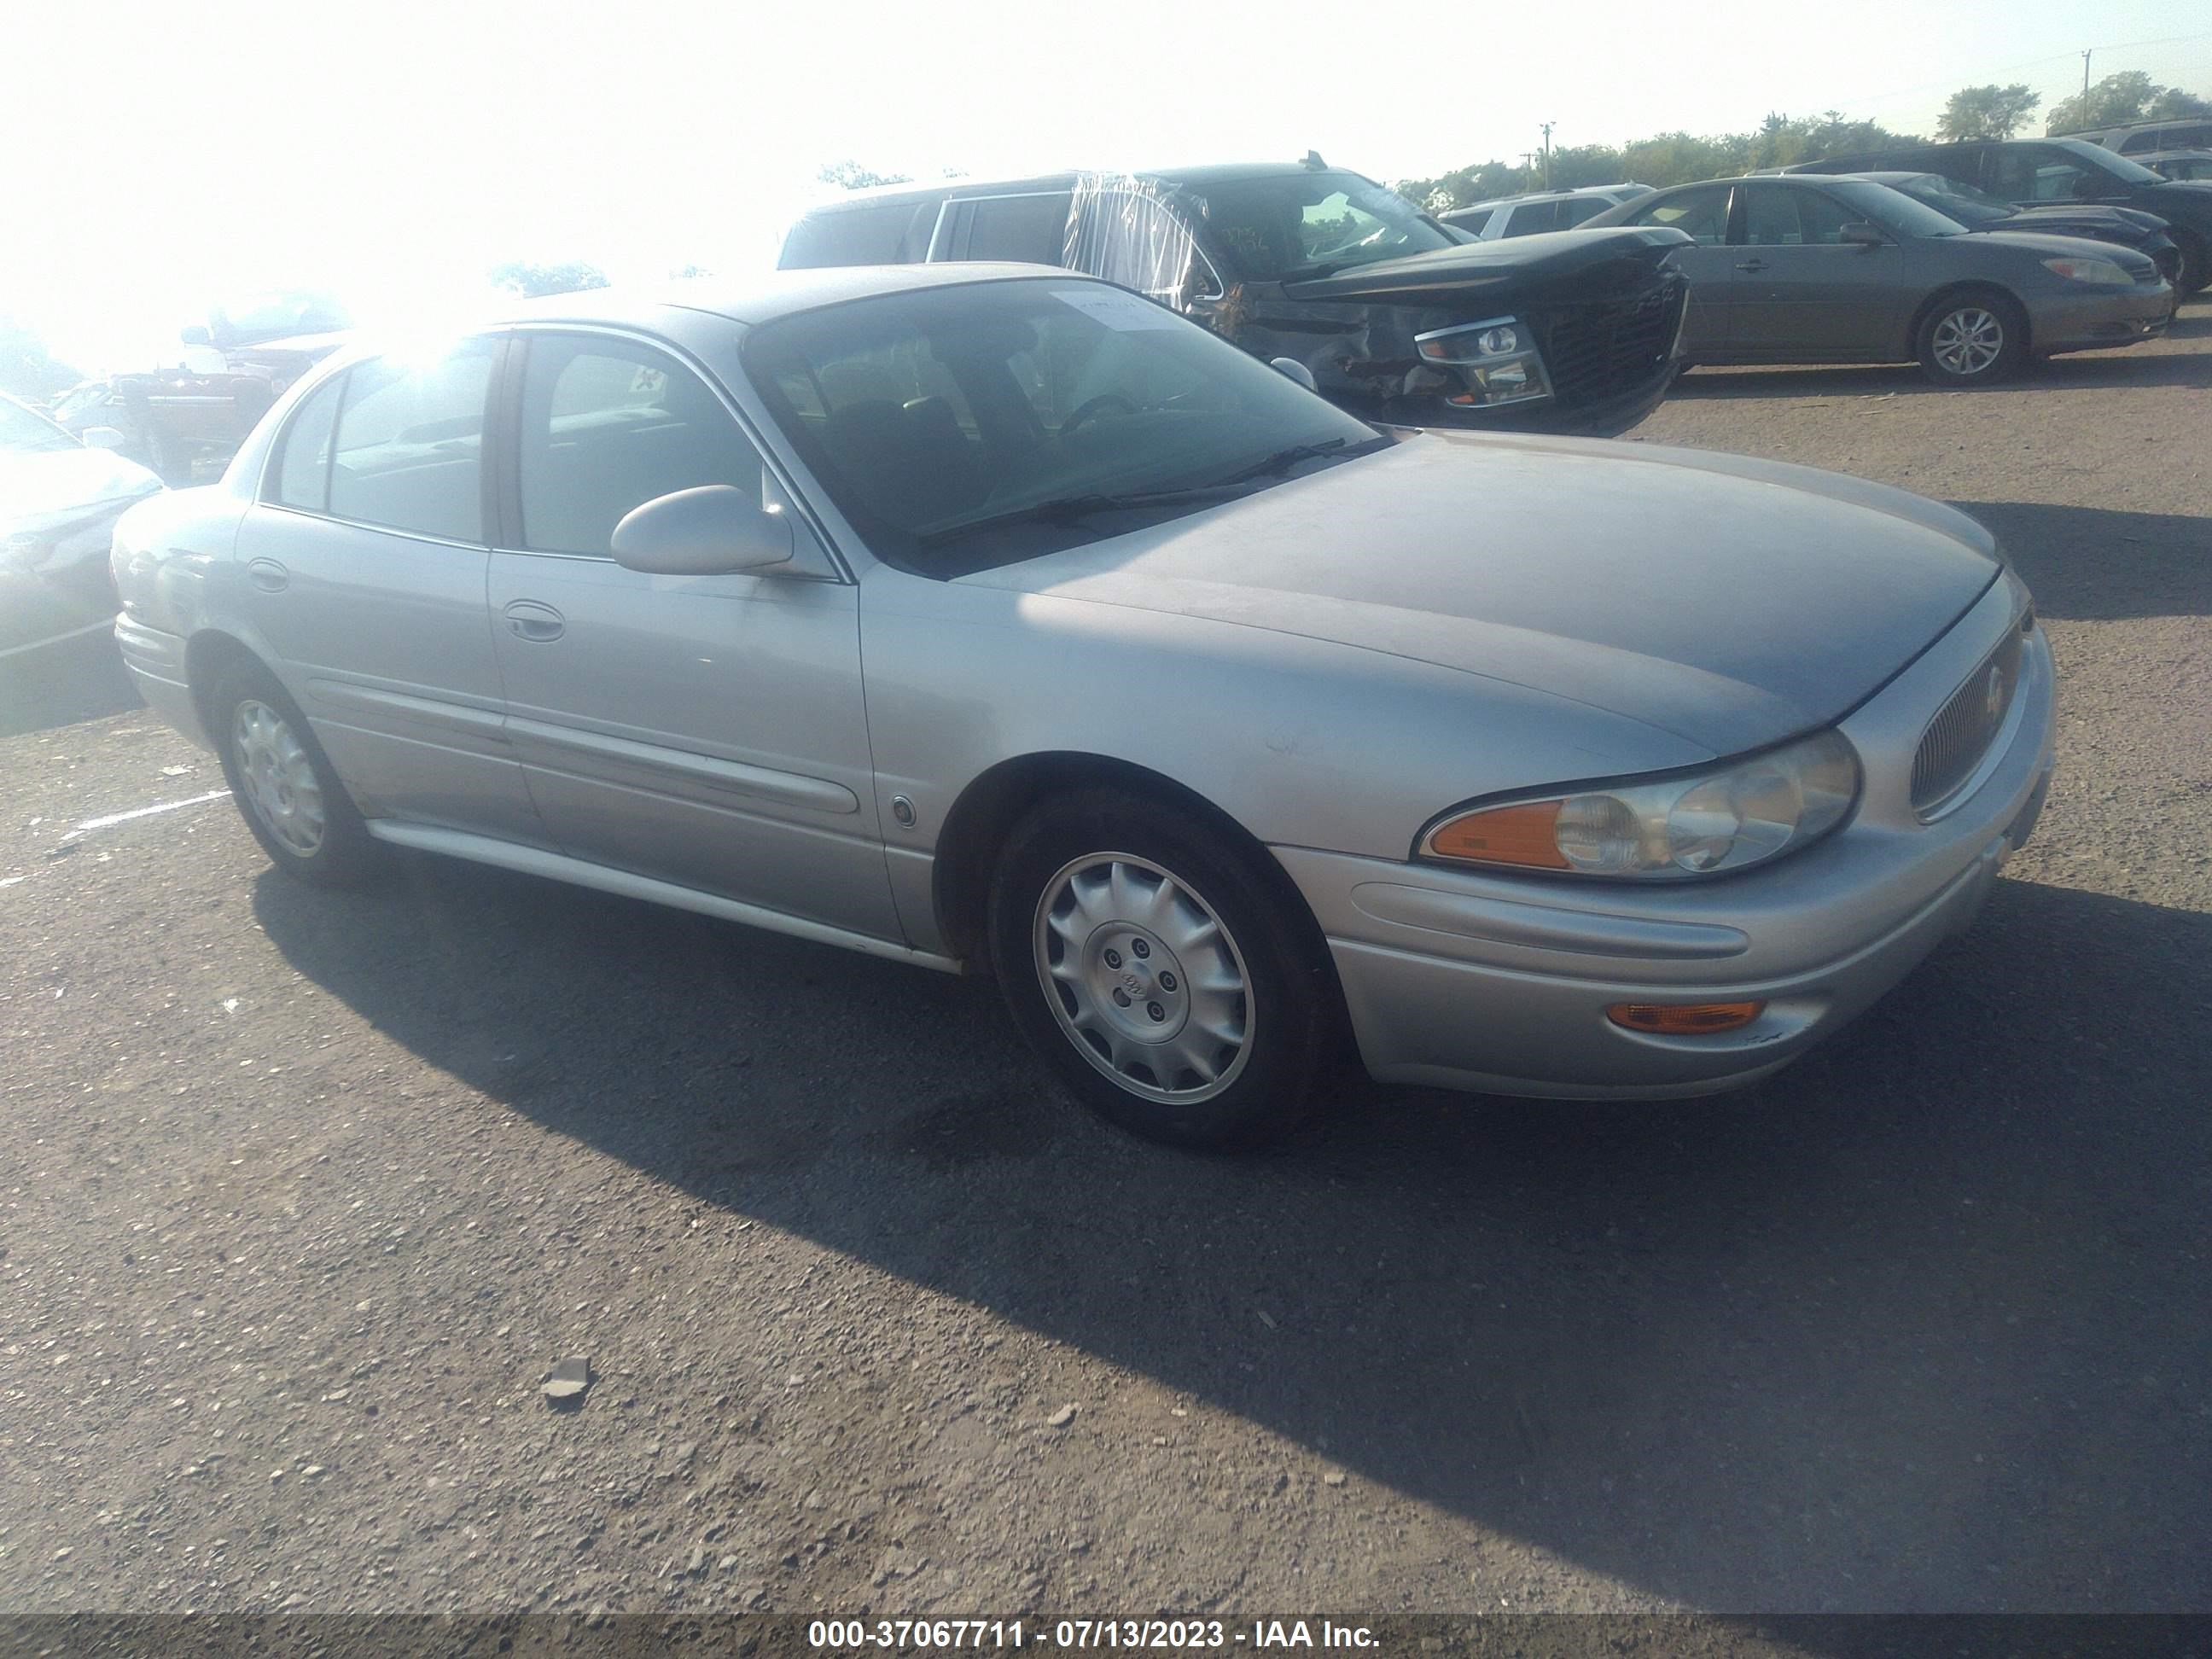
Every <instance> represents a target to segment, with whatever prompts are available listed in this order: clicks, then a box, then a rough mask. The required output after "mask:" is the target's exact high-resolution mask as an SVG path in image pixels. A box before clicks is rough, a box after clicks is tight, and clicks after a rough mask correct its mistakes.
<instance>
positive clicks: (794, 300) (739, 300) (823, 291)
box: [486, 260, 1097, 326]
mask: <svg viewBox="0 0 2212 1659" xmlns="http://www.w3.org/2000/svg"><path fill="white" fill-rule="evenodd" d="M1024 276H1029V277H1035V276H1050V277H1054V278H1056V279H1058V280H1059V281H1060V282H1064V283H1088V282H1093V281H1095V280H1097V279H1096V278H1093V277H1090V276H1084V275H1082V274H1081V273H1079V272H1077V271H1072V270H1061V269H1060V268H1059V267H1057V266H1054V265H1028V264H1012V263H1001V262H996V261H988V260H976V261H975V262H973V263H968V262H965V261H963V262H958V263H954V264H908V265H825V266H821V267H818V268H815V269H811V270H767V271H760V272H757V273H754V274H752V275H749V276H743V277H721V276H694V277H689V278H686V279H685V280H684V281H682V282H676V283H653V284H649V285H646V286H641V287H638V288H595V289H585V290H583V291H582V292H580V293H577V294H558V295H551V296H550V297H548V298H545V299H541V300H525V301H517V302H516V303H515V304H514V305H513V307H507V308H503V309H501V311H499V312H498V313H495V314H494V315H492V316H491V317H489V318H488V319H486V321H487V323H488V324H489V325H491V326H498V325H502V324H510V325H511V324H518V323H558V322H570V323H607V322H632V323H647V324H649V323H650V322H652V320H653V318H654V316H655V314H656V313H659V312H661V311H665V310H669V309H676V310H683V311H699V312H705V313H708V315H710V316H715V317H726V318H728V319H730V320H731V321H732V322H736V323H743V324H745V325H749V326H753V325H759V324H762V323H769V322H774V321H775V320H776V319H779V318H783V317H791V316H796V315H797V314H798V313H800V312H802V311H814V310H817V309H819V308H820V307H823V306H833V305H841V304H842V303H844V302H845V301H848V300H870V299H874V298H876V297H877V296H878V295H886V294H908V293H913V292H915V290H917V289H934V288H957V287H959V286H960V285H962V284H963V283H995V282H1006V281H1011V280H1012V279H1014V278H1017V277H1024Z"/></svg>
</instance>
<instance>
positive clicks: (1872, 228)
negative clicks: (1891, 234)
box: [1841, 220, 1889, 247]
mask: <svg viewBox="0 0 2212 1659" xmlns="http://www.w3.org/2000/svg"><path fill="white" fill-rule="evenodd" d="M1841 235H1842V239H1843V240H1844V241H1846V242H1848V243H1850V245H1851V246H1854V247H1883V246H1887V244H1888V242H1889V238H1888V237H1887V236H1885V235H1883V234H1881V226H1879V225H1870V224H1868V223H1867V222H1865V221H1864V220H1861V221H1860V222H1858V223H1857V224H1855V225H1845V226H1844V228H1843V231H1842V233H1841Z"/></svg>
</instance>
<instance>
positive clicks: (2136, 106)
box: [2043, 70, 2166, 133]
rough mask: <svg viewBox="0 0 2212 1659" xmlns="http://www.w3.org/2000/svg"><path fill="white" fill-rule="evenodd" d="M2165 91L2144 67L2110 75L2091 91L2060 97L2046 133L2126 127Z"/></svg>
mask: <svg viewBox="0 0 2212 1659" xmlns="http://www.w3.org/2000/svg"><path fill="white" fill-rule="evenodd" d="M2165 91H2166V88H2164V87H2161V86H2160V85H2159V84H2158V83H2157V82H2154V81H2153V80H2152V79H2151V78H2150V76H2148V75H2145V74H2144V73H2143V72H2142V70H2121V71H2120V72H2119V73H2118V75H2108V76H2106V77H2105V78H2104V79H2103V80H2101V81H2100V82H2097V84H2096V85H2095V86H2093V87H2091V88H2089V90H2088V91H2087V92H2084V93H2080V94H2076V95H2075V96H2074V97H2071V98H2065V99H2061V100H2059V101H2058V102H2057V103H2056V104H2053V105H2052V106H2051V118H2050V119H2049V120H2048V121H2047V122H2045V124H2044V128H2043V130H2044V131H2045V132H2046V133H2057V132H2081V131H2085V130H2087V129H2090V128H2094V127H2124V126H2125V125H2128V124H2129V123H2130V121H2142V120H2145V119H2148V117H2147V116H2146V115H2145V114H2144V111H2145V110H2147V109H2148V107H2149V106H2150V105H2151V102H2152V100H2154V99H2156V98H2157V97H2158V96H2159V95H2160V94H2162V93H2164V92H2165Z"/></svg>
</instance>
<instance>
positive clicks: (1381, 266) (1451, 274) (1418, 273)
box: [1283, 225, 1692, 302]
mask: <svg viewBox="0 0 2212 1659" xmlns="http://www.w3.org/2000/svg"><path fill="white" fill-rule="evenodd" d="M1688 246H1692V243H1691V240H1690V239H1689V237H1687V236H1686V235H1685V234H1682V233H1681V232H1680V231H1679V230H1675V229H1674V228H1671V227H1662V226H1658V225H1622V226H1617V227H1614V228H1611V229H1607V230H1554V231H1551V232H1548V233H1547V234H1544V235H1541V236H1515V237H1510V238H1506V239H1504V240H1498V241H1494V242H1466V243H1462V244H1461V245H1459V246H1455V247H1440V248H1437V249H1436V250H1434V251H1433V252H1428V253H1417V254H1414V255H1413V257H1412V258H1406V259H1384V260H1379V261H1377V262H1376V264H1368V265H1358V266H1355V267H1354V268H1352V270H1340V271H1338V272H1336V273H1335V274H1334V276H1316V277H1313V278H1311V279H1310V280H1308V281H1305V282H1293V283H1284V284H1283V292H1284V294H1285V295H1286V296H1288V297H1289V298H1291V299H1293V300H1383V301H1412V302H1421V301H1431V300H1433V299H1435V298H1436V297H1437V296H1439V295H1444V294H1451V295H1471V294H1483V293H1490V292H1496V293H1498V294H1501V295H1503V294H1505V293H1509V292H1511V291H1514V290H1517V289H1520V288H1522V287H1523V286H1524V285H1526V284H1528V283H1541V284H1546V285H1553V284H1558V283H1562V282H1566V281H1570V280H1572V279H1575V278H1577V277H1582V278H1588V277H1590V276H1597V275H1600V274H1601V272H1602V270H1603V269H1604V268H1605V267H1607V266H1626V267H1628V268H1630V269H1631V270H1633V271H1634V272H1636V273H1637V274H1638V275H1639V276H1640V275H1641V274H1642V273H1644V272H1647V271H1649V270H1650V268H1651V266H1652V265H1654V264H1657V263H1658V262H1659V261H1660V260H1661V259H1663V258H1665V257H1666V256H1667V254H1668V252H1670V251H1672V250H1673V249H1674V248H1678V247H1688Z"/></svg>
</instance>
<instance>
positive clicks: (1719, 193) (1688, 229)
mask: <svg viewBox="0 0 2212 1659" xmlns="http://www.w3.org/2000/svg"><path fill="white" fill-rule="evenodd" d="M1728 214H1729V185H1693V186H1692V187H1691V188H1690V189H1688V190H1681V191H1674V193H1673V194H1671V195H1668V196H1663V197H1659V198H1658V199H1657V200H1656V201H1650V202H1647V203H1645V204H1644V205H1643V206H1642V207H1641V208H1639V209H1638V210H1637V211H1636V212H1634V213H1632V214H1631V215H1629V216H1628V222H1629V223H1630V224H1632V225H1671V226H1672V227H1674V228H1675V229H1676V230H1680V231H1682V232H1685V233H1686V234H1688V236H1689V238H1690V240H1692V241H1694V242H1697V243H1699V244H1701V245H1703V246H1707V247H1711V246H1714V245H1716V244H1717V243H1719V242H1721V241H1723V240H1726V239H1727V236H1728Z"/></svg>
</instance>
